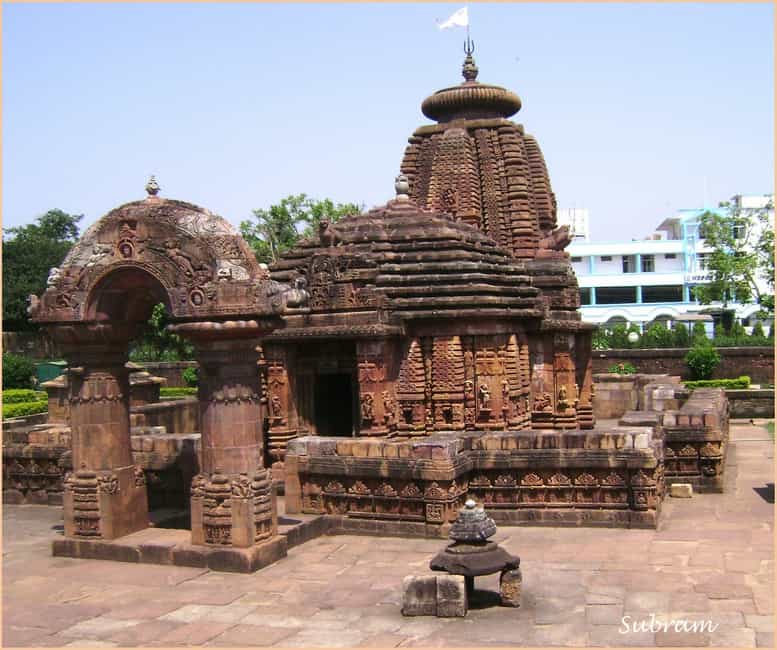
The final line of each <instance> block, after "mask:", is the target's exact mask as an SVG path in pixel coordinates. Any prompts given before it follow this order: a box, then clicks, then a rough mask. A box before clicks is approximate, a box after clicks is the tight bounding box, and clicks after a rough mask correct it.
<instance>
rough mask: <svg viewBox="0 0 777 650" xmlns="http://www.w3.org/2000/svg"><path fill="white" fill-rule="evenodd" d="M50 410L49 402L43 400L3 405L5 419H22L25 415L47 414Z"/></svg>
mask: <svg viewBox="0 0 777 650" xmlns="http://www.w3.org/2000/svg"><path fill="white" fill-rule="evenodd" d="M48 408H49V401H48V400H45V399H42V400H37V401H35V402H19V403H17V404H3V419H4V420H6V419H8V418H20V417H24V416H25V415H35V414H36V413H45V412H46V411H47V410H48Z"/></svg>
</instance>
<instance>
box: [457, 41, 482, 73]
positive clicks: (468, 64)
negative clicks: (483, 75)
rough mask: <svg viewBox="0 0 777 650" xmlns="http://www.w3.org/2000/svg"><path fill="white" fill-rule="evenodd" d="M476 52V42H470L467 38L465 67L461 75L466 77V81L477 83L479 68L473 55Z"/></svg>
mask: <svg viewBox="0 0 777 650" xmlns="http://www.w3.org/2000/svg"><path fill="white" fill-rule="evenodd" d="M474 51H475V41H472V40H470V38H469V36H467V40H466V41H464V54H466V55H467V56H466V58H465V59H464V65H463V66H462V67H461V74H462V75H464V80H465V81H475V79H477V78H478V67H477V66H476V65H475V59H473V58H472V53H473V52H474Z"/></svg>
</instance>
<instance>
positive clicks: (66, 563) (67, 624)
mask: <svg viewBox="0 0 777 650" xmlns="http://www.w3.org/2000/svg"><path fill="white" fill-rule="evenodd" d="M731 437H732V442H734V443H735V444H734V445H732V449H731V451H732V454H731V456H730V457H729V461H730V464H729V466H728V469H727V473H728V476H727V480H728V481H730V485H729V486H727V491H726V492H725V493H724V494H697V495H694V497H693V499H667V500H666V501H665V502H664V512H663V520H662V522H661V525H660V527H659V529H658V530H633V529H632V530H628V529H617V530H613V529H596V528H585V529H581V528H575V529H570V528H562V527H547V528H529V527H526V528H523V527H507V526H500V527H499V529H498V533H497V541H498V542H499V544H500V545H502V546H503V547H504V548H505V549H507V550H509V551H510V552H511V553H514V554H516V555H520V557H521V567H522V571H523V584H522V591H523V601H522V605H521V607H520V608H507V607H499V606H493V607H492V606H485V607H482V608H481V607H480V606H478V607H473V606H472V605H473V603H474V599H473V600H472V602H470V608H469V610H468V612H467V616H466V618H446V619H443V618H426V617H421V618H405V617H403V616H402V615H401V613H400V607H401V587H402V578H403V577H404V576H405V575H407V574H409V573H421V572H424V571H427V570H428V563H429V560H430V559H431V557H432V556H433V555H434V554H435V553H436V552H437V551H439V549H440V547H441V541H440V540H439V539H420V538H415V539H401V538H381V537H364V536H356V535H337V536H323V537H318V538H316V539H313V540H311V541H308V542H305V543H302V544H300V545H298V546H296V547H294V548H290V549H289V551H288V555H287V557H285V558H283V559H282V560H280V561H278V562H276V563H275V564H273V565H271V566H268V567H265V568H263V569H260V570H259V571H257V572H256V573H255V574H236V573H217V572H214V571H211V570H209V569H207V568H186V567H177V566H172V565H158V564H142V563H133V564H128V563H114V562H106V561H102V560H79V559H72V558H66V557H52V556H51V541H52V538H54V537H57V536H60V537H61V528H59V527H61V525H62V511H61V509H60V508H57V507H52V506H32V505H30V506H12V505H6V507H5V508H4V509H3V519H4V526H3V553H4V555H3V576H2V579H3V584H2V587H3V593H2V598H3V613H4V616H3V632H4V638H3V645H4V646H6V647H43V646H55V647H64V646H68V645H72V646H80V647H87V646H100V647H110V646H119V647H133V646H140V645H147V646H170V645H179V646H198V645H213V646H229V645H232V646H241V647H247V646H253V645H256V646H262V645H271V646H276V647H301V646H307V647H316V646H317V647H336V646H341V645H344V646H350V647H359V646H361V647H394V646H397V645H399V644H401V646H402V647H406V646H415V647H434V646H469V647H477V646H495V645H496V646H502V647H510V646H515V645H523V646H533V647H542V646H548V645H559V646H562V645H567V646H616V647H629V646H642V647H648V646H653V645H665V644H671V645H675V646H676V645H678V644H681V642H682V644H687V645H688V646H691V645H692V644H693V645H695V644H703V643H704V642H705V641H706V639H704V638H703V637H687V638H686V637H683V638H682V639H681V638H680V637H677V636H674V635H673V634H672V635H670V634H669V633H666V634H665V633H662V632H650V631H647V632H642V631H639V632H629V633H628V634H623V633H622V625H621V624H620V621H618V620H617V619H616V618H615V616H616V615H617V612H618V608H622V609H623V614H624V615H626V614H628V615H629V616H631V617H632V620H634V621H639V620H649V615H650V613H651V612H650V611H649V608H651V607H655V608H656V609H658V610H664V611H656V612H654V613H655V614H656V616H658V617H663V618H670V619H675V620H676V619H685V620H690V621H699V620H709V621H711V622H712V623H714V624H717V625H718V627H717V628H716V629H715V630H714V631H713V632H710V633H709V634H708V636H709V644H708V645H709V646H710V647H716V646H717V647H721V646H731V645H737V646H745V647H747V646H758V647H773V643H774V623H773V619H772V614H773V608H774V595H773V584H774V563H773V534H774V533H773V531H774V520H773V517H774V513H773V507H774V506H773V504H771V503H769V502H768V501H767V500H765V499H764V498H763V496H762V494H764V493H765V492H764V491H763V488H764V486H766V485H767V484H768V483H773V482H774V478H773V474H774V469H773V442H772V441H771V439H769V437H768V435H766V434H765V432H764V431H763V429H761V428H759V427H753V426H749V425H748V424H747V423H743V422H736V421H734V422H733V423H732V426H731ZM729 472H730V473H729ZM729 488H730V489H729ZM279 514H282V513H279ZM648 558H653V559H660V560H661V561H660V562H655V563H651V562H649V561H648ZM478 580H479V581H480V580H482V582H478V585H477V586H478V587H479V588H483V589H489V590H492V591H494V592H497V593H498V590H499V584H498V576H487V577H484V578H482V579H480V578H479V579H478ZM667 598H668V600H667ZM496 600H497V602H498V596H497V598H496ZM187 605H199V606H211V607H202V608H196V609H194V608H189V609H184V610H183V611H184V612H187V615H186V617H185V618H188V619H189V620H188V621H183V620H171V619H170V618H165V617H167V616H168V615H169V614H171V613H174V612H176V611H178V612H179V613H181V611H182V608H185V607H186V606H187ZM600 606H602V607H603V606H610V607H612V608H613V610H612V611H610V612H608V615H609V616H610V617H611V618H610V619H609V620H613V621H614V622H613V623H606V622H605V621H606V620H608V619H607V617H606V616H605V615H604V613H605V610H604V609H602V610H599V611H598V612H597V613H596V614H595V615H594V614H591V615H590V618H591V619H592V620H589V616H587V614H588V610H587V607H591V608H593V607H600ZM218 607H224V608H225V609H220V610H219V609H217V608H218ZM246 611H248V613H247V614H245V612H246ZM214 612H217V613H215V614H214ZM613 612H614V613H613ZM551 614H552V615H551ZM596 617H600V618H596ZM219 618H221V619H224V620H214V619H219ZM663 618H662V619H661V620H663ZM594 619H595V620H594ZM338 621H339V623H338ZM597 621H599V622H597ZM76 626H80V627H76ZM74 628H75V629H74ZM66 630H69V632H68V634H67V635H63V634H62V633H63V632H65V631H66ZM74 631H75V632H79V631H81V632H82V633H83V635H84V636H82V637H78V636H71V635H70V634H72V633H73V632H74ZM254 633H256V634H257V636H256V638H255V639H253V640H252V634H254ZM287 633H288V634H287ZM704 634H707V633H706V632H705V633H704Z"/></svg>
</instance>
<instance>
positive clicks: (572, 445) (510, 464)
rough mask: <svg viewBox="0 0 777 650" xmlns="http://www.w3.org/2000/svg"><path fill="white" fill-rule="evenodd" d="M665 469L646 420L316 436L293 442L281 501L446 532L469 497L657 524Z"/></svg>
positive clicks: (563, 519)
mask: <svg viewBox="0 0 777 650" xmlns="http://www.w3.org/2000/svg"><path fill="white" fill-rule="evenodd" d="M663 471H664V464H663V443H662V441H661V439H660V438H658V437H657V436H656V435H655V430H654V428H651V427H645V426H607V427H603V428H597V429H593V430H585V431H579V430H578V431H564V432H560V431H554V430H523V431H500V432H494V433H468V432H467V433H464V432H453V431H451V432H441V433H438V434H435V435H432V436H428V437H425V438H421V439H415V440H413V439H410V440H402V439H398V440H397V439H389V440H386V439H379V438H361V439H342V438H340V439H336V438H325V437H319V436H311V437H303V438H297V439H296V440H293V441H291V442H290V443H289V448H288V452H287V455H286V508H287V512H288V513H296V512H303V513H307V514H321V515H326V516H327V517H328V518H334V519H335V520H337V521H336V523H335V526H336V527H341V528H342V529H343V530H345V531H348V532H371V533H375V534H423V535H426V536H436V537H440V536H442V537H444V536H446V535H447V531H448V528H449V526H450V524H451V523H452V521H453V520H454V519H455V518H456V513H457V512H458V509H459V508H460V507H461V506H462V505H463V503H464V500H465V498H467V496H468V495H469V496H471V497H472V498H474V499H475V500H476V501H478V502H480V503H482V504H483V506H484V507H485V508H486V510H487V511H488V512H489V514H490V515H491V516H492V517H493V518H494V520H495V521H497V522H501V523H516V524H517V523H520V524H545V525H548V524H550V525H591V526H609V527H627V528H642V527H647V528H651V527H655V526H656V525H657V522H658V516H659V513H660V508H661V501H662V499H663V491H664V490H663V487H664V482H663ZM357 522H358V523H357ZM410 531H413V532H412V533H411V532H410Z"/></svg>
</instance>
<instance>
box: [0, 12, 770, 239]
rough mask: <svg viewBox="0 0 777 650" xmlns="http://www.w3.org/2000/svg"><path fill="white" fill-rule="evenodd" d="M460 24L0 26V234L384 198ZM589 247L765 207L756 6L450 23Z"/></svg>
mask: <svg viewBox="0 0 777 650" xmlns="http://www.w3.org/2000/svg"><path fill="white" fill-rule="evenodd" d="M461 6H463V5H462V4H447V3H441V4H191V5H189V4H104V5H101V4H67V5H66V4H24V5H22V4H10V5H9V4H4V5H3V7H2V11H3V64H2V65H3V68H2V73H3V88H2V90H3V97H2V98H3V116H2V118H3V122H2V125H3V132H2V135H3V177H2V181H3V204H2V208H3V226H4V227H9V226H14V225H19V224H23V223H29V222H31V221H32V220H33V219H34V218H35V217H36V216H38V215H40V214H42V213H43V212H45V211H46V210H48V209H50V208H55V207H56V208H61V209H63V210H66V211H69V212H76V213H84V214H85V215H86V217H85V219H84V222H83V226H84V227H85V226H87V225H88V224H90V223H92V222H93V221H95V220H96V219H98V218H99V217H100V216H101V215H102V214H104V213H105V212H107V211H108V210H109V209H111V208H112V207H114V206H116V205H119V204H121V203H124V202H126V201H130V200H134V199H137V198H142V197H143V196H144V191H143V186H144V185H145V182H146V180H147V177H148V175H149V174H150V173H155V174H156V175H157V178H158V180H159V183H160V185H161V186H162V194H163V195H164V196H167V197H170V198H178V199H183V200H187V201H191V202H193V203H197V204H200V205H203V206H205V207H207V208H209V209H211V210H213V211H214V212H217V213H219V214H221V215H223V216H224V217H226V218H228V219H229V220H230V221H232V222H233V223H235V224H237V223H239V222H240V221H241V220H243V219H246V218H249V217H250V214H251V209H252V208H258V207H266V206H268V205H270V204H272V203H274V202H277V201H278V200H279V199H281V198H282V197H284V196H286V195H288V194H291V193H298V192H305V193H307V194H309V195H312V196H315V197H330V198H332V199H334V200H337V201H343V202H345V201H353V202H356V203H364V204H365V205H366V206H367V207H368V208H369V207H371V206H373V205H376V204H379V203H383V202H385V201H386V200H387V199H389V198H390V197H391V196H392V194H393V179H394V176H395V175H396V173H397V172H398V168H399V163H400V160H401V158H402V153H403V151H404V147H405V145H406V142H407V137H408V136H409V135H410V134H411V133H412V131H413V130H414V129H415V128H416V127H418V126H420V125H421V124H425V123H428V120H427V119H426V118H424V117H423V115H422V114H421V112H420V105H421V102H422V100H423V99H424V98H425V97H426V96H427V95H429V94H431V93H432V92H434V91H435V90H438V89H440V88H443V87H445V86H448V85H452V84H456V83H459V82H460V81H461V77H460V68H461V63H462V59H463V54H462V41H463V38H464V30H463V29H462V28H458V29H451V30H446V31H442V32H441V31H438V30H437V28H436V26H435V19H445V18H447V17H448V15H450V14H451V13H452V12H453V11H455V10H456V9H458V8H459V7H461ZM470 22H471V30H472V37H473V39H474V41H475V44H476V50H475V59H476V61H477V64H478V67H479V68H480V76H479V80H480V81H484V82H488V83H496V84H499V85H503V86H506V87H508V88H510V89H511V90H513V91H515V92H517V93H518V94H519V95H520V97H521V99H522V101H523V108H522V110H521V111H520V112H519V113H518V114H517V115H516V116H515V117H514V118H513V119H515V120H516V121H518V122H520V123H522V124H524V126H525V128H526V130H527V132H529V133H532V134H533V135H535V136H536V137H537V139H538V141H539V143H540V146H541V147H542V150H543V152H544V154H545V159H546V162H547V164H548V168H549V171H550V177H551V182H552V185H553V188H554V190H555V192H556V196H557V198H558V203H559V206H560V207H573V206H576V207H587V208H589V210H590V212H591V220H592V223H591V230H592V233H591V234H592V236H593V238H596V239H608V240H616V239H630V238H632V237H638V236H644V235H647V234H648V233H649V232H650V231H652V229H653V228H654V226H655V225H657V224H658V223H659V222H660V221H661V220H662V219H663V218H664V217H665V216H667V215H668V214H670V213H671V212H673V211H674V210H676V209H679V208H690V207H697V206H700V205H701V204H702V202H703V201H704V198H705V187H706V198H707V201H708V203H716V202H717V201H719V200H721V199H725V198H727V197H729V196H731V195H732V194H734V193H759V194H760V193H766V192H771V191H773V179H774V119H773V113H774V74H773V61H774V33H773V25H774V19H773V7H772V5H771V4H675V5H673V4H623V5H621V4H487V3H483V4H480V3H472V4H470Z"/></svg>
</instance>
